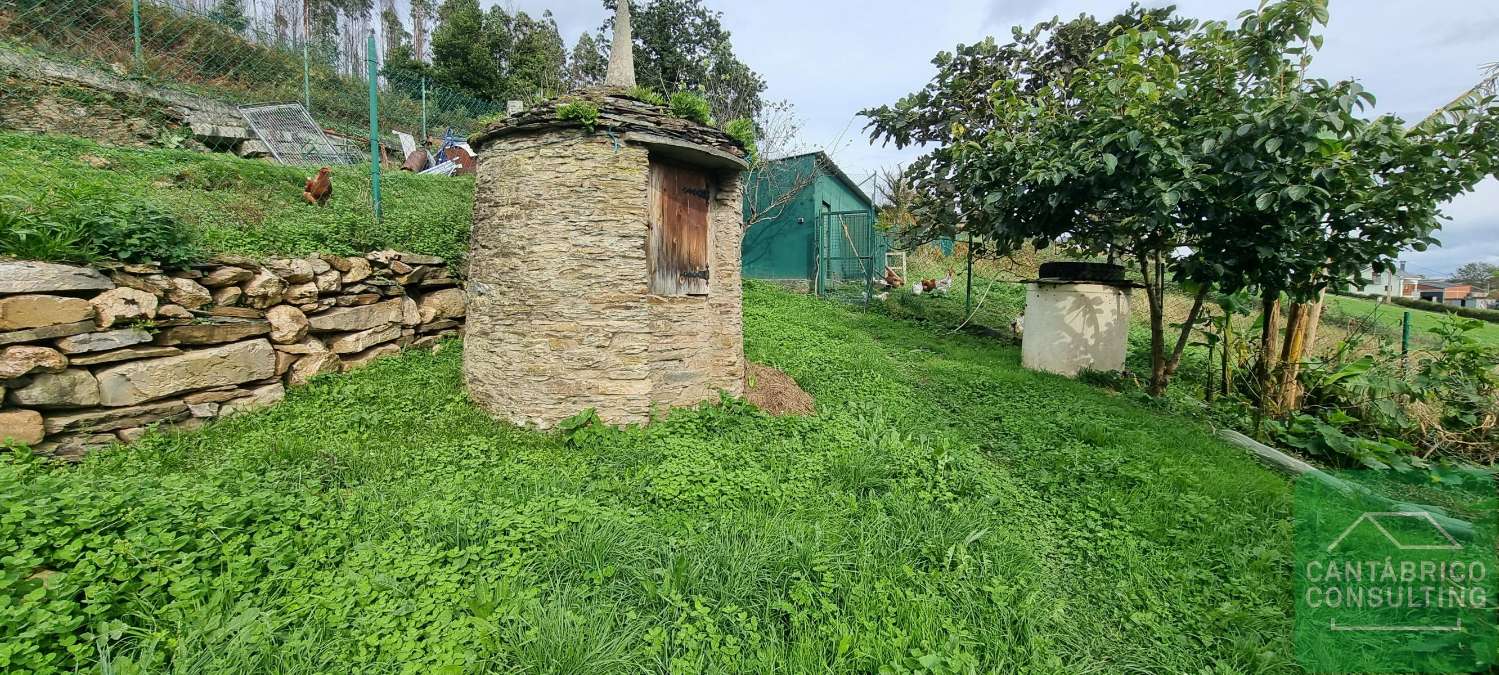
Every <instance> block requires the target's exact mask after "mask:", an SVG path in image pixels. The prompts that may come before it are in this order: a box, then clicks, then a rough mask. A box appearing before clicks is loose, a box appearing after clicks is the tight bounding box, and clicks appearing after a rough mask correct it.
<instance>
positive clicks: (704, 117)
mask: <svg viewBox="0 0 1499 675" xmlns="http://www.w3.org/2000/svg"><path fill="white" fill-rule="evenodd" d="M671 113H672V114H673V115H676V116H677V117H681V118H683V119H688V120H692V121H694V122H697V123H698V124H703V125H706V126H710V127H711V126H716V125H715V124H714V122H713V112H712V110H711V109H710V108H709V107H708V99H705V98H703V97H702V96H699V95H697V94H694V93H692V92H690V91H679V92H677V93H675V94H672V95H671Z"/></svg>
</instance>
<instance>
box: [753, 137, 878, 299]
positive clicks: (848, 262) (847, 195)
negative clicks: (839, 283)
mask: <svg viewBox="0 0 1499 675" xmlns="http://www.w3.org/2000/svg"><path fill="white" fill-rule="evenodd" d="M744 214H745V222H747V223H748V222H750V221H751V220H752V219H756V220H758V222H754V223H753V224H751V225H750V228H749V230H748V231H746V232H745V233H744V247H743V263H744V266H743V275H744V276H745V277H747V278H752V279H772V280H779V281H795V282H807V283H812V282H813V281H814V277H815V276H816V275H817V274H818V272H819V270H821V271H822V273H823V274H824V279H826V278H828V277H827V275H828V274H830V273H832V274H840V275H843V276H849V275H851V274H852V273H854V272H858V271H859V270H860V269H862V265H861V263H860V262H859V259H860V258H867V259H870V260H872V261H873V262H874V265H875V269H876V270H883V269H884V264H885V263H884V259H885V250H886V249H887V248H888V244H887V243H886V242H885V238H884V237H883V236H880V234H879V233H878V231H876V230H875V228H874V221H875V208H874V200H873V199H871V198H870V197H869V195H867V194H865V193H864V191H863V190H862V189H860V187H859V184H858V183H855V182H854V181H853V179H851V178H849V177H848V174H846V173H844V172H843V169H840V168H838V165H837V164H835V163H833V160H832V159H831V158H829V157H828V156H827V154H826V153H824V152H811V153H806V154H802V155H795V156H791V157H784V158H781V159H777V160H772V161H770V162H768V163H767V164H766V166H765V167H763V168H762V169H760V170H759V171H757V172H755V173H754V174H752V175H751V176H750V177H749V179H748V180H747V181H746V187H745V193H744ZM819 259H822V260H824V261H825V262H826V263H827V264H825V265H823V266H822V267H821V268H819V266H818V262H819Z"/></svg>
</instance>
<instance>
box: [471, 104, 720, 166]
mask: <svg viewBox="0 0 1499 675" xmlns="http://www.w3.org/2000/svg"><path fill="white" fill-rule="evenodd" d="M579 100H587V101H589V102H591V103H593V104H594V105H595V106H598V109H599V117H598V121H597V122H596V123H595V124H596V128H597V129H598V131H599V132H600V133H603V132H609V133H612V134H616V135H618V136H620V137H623V136H624V135H625V134H629V133H633V134H637V135H648V136H656V137H663V138H668V139H671V140H675V141H682V142H686V143H690V144H693V145H698V146H703V147H706V148H709V149H712V150H716V151H719V152H722V153H726V154H728V155H732V156H733V157H736V158H739V160H740V161H747V160H746V159H745V158H747V157H748V153H747V152H745V149H744V148H743V147H742V146H740V145H739V142H738V141H736V140H734V138H733V137H731V136H729V135H728V134H726V133H724V132H723V131H722V130H720V129H715V128H713V127H709V126H704V125H701V124H698V123H696V122H693V121H691V120H685V119H682V118H680V117H677V116H675V115H673V114H672V112H671V110H670V109H668V108H665V107H662V106H658V105H652V104H650V103H646V102H645V101H642V100H640V99H637V98H634V97H632V96H630V95H629V94H627V93H626V91H625V90H620V89H604V88H596V89H587V90H584V91H581V92H577V93H574V94H569V95H567V96H561V97H558V98H553V99H548V100H546V101H542V102H541V103H538V104H536V105H535V106H533V107H531V108H529V109H527V110H524V111H522V112H519V113H516V114H514V115H511V116H509V117H506V118H504V119H501V120H499V121H497V122H493V123H491V124H490V125H489V126H487V127H485V129H484V130H483V131H480V132H479V133H476V134H474V135H473V136H472V137H470V138H469V144H470V145H472V146H473V147H474V148H475V149H478V150H480V151H482V150H483V149H484V146H485V145H486V144H488V143H490V142H492V141H494V140H496V139H499V138H503V137H506V136H512V135H516V134H522V133H533V132H539V131H547V130H554V129H574V128H581V127H582V126H583V124H582V123H581V122H578V121H576V120H562V119H558V118H557V108H558V106H561V105H564V104H567V103H570V102H574V101H579ZM627 140H629V139H627Z"/></svg>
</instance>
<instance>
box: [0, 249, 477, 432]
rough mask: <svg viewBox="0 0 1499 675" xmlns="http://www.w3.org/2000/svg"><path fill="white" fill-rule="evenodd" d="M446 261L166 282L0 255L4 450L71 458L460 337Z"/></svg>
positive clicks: (393, 261)
mask: <svg viewBox="0 0 1499 675" xmlns="http://www.w3.org/2000/svg"><path fill="white" fill-rule="evenodd" d="M458 285H459V281H458V279H457V278H456V277H455V276H453V274H452V273H451V272H450V271H449V270H448V269H447V266H446V265H445V263H444V261H443V260H441V259H439V258H435V257H431V256H421V255H413V254H407V253H399V252H395V251H381V252H376V253H371V254H369V255H368V256H363V257H340V256H317V257H309V258H300V259H280V260H272V261H268V262H265V263H263V264H262V263H260V262H257V261H254V260H250V259H247V258H225V259H221V260H218V261H216V262H214V263H211V264H205V265H201V266H195V267H193V268H191V269H188V270H184V271H176V272H171V273H165V272H163V271H162V270H161V269H159V268H157V267H155V266H150V265H118V266H112V267H105V268H91V267H74V266H69V265H57V264H51V263H38V262H16V261H0V443H4V442H13V443H22V444H26V445H31V446H33V447H34V448H35V449H36V450H37V451H39V452H41V453H44V454H50V455H54V456H60V457H66V458H74V457H77V456H79V455H81V454H82V453H83V452H85V451H87V450H89V449H92V448H95V447H100V446H105V445H109V444H111V443H114V442H116V441H118V440H123V441H131V440H134V439H136V438H138V437H139V436H140V435H141V434H142V433H144V431H145V429H146V428H147V427H148V426H150V425H153V424H175V425H178V426H195V425H200V424H202V423H203V422H205V421H207V420H210V419H213V418H216V417H221V416H224V415H229V414H233V413H236V412H240V411H244V410H249V409H253V408H258V407H261V406H265V405H269V404H272V403H275V402H277V401H280V400H281V398H282V397H283V396H284V395H285V387H286V386H288V385H298V384H303V383H305V382H306V381H307V380H309V379H311V378H312V377H314V376H317V375H321V374H324V373H334V372H342V371H348V370H352V369H355V368H359V367H361V366H363V365H366V364H368V363H369V362H371V361H373V360H375V359H378V358H380V357H383V356H387V355H390V354H394V353H397V352H399V351H400V350H401V349H402V348H405V347H430V346H432V345H434V344H435V343H436V342H437V340H438V339H440V338H441V337H444V336H447V335H453V334H456V333H458V332H459V331H461V329H462V321H463V316H464V314H465V302H464V292H463V290H462V289H461V288H459V287H458Z"/></svg>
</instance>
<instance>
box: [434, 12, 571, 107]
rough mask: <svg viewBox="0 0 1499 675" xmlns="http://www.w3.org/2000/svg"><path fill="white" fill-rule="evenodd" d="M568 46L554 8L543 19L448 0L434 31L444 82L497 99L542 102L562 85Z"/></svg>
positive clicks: (436, 61)
mask: <svg viewBox="0 0 1499 675" xmlns="http://www.w3.org/2000/svg"><path fill="white" fill-rule="evenodd" d="M566 60H567V59H566V50H565V48H564V47H563V44H562V36H561V34H560V33H559V32H558V30H557V22H556V20H555V19H553V18H552V14H551V12H550V11H548V12H546V13H544V14H543V15H542V18H541V19H533V18H531V17H530V16H529V15H527V14H526V13H525V12H516V13H514V14H511V13H510V12H508V11H506V10H505V8H504V7H500V6H496V7H492V8H490V10H489V11H488V12H487V13H486V12H484V11H483V10H482V9H481V8H480V7H479V2H478V0H446V1H445V2H444V3H443V4H442V6H441V7H440V8H439V9H438V26H437V29H436V30H435V31H433V33H432V68H433V71H434V72H435V74H436V76H437V79H438V81H439V82H441V83H442V84H445V85H448V86H451V87H454V88H457V89H459V90H462V91H465V92H467V93H469V94H471V95H473V96H476V97H478V98H481V99H487V100H491V101H505V100H510V99H521V100H536V99H537V98H541V97H544V96H547V95H550V94H554V93H556V92H557V91H559V90H560V89H561V88H562V81H563V78H564V75H565V72H564V69H565V65H566Z"/></svg>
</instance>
